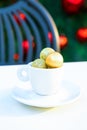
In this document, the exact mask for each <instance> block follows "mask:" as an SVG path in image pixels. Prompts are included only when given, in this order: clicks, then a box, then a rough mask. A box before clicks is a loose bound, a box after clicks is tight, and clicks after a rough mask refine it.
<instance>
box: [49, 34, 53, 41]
mask: <svg viewBox="0 0 87 130" xmlns="http://www.w3.org/2000/svg"><path fill="white" fill-rule="evenodd" d="M48 38H49V41H50V42H51V43H52V41H53V36H52V33H51V32H48Z"/></svg>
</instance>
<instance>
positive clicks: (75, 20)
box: [0, 0, 87, 62]
mask: <svg viewBox="0 0 87 130" xmlns="http://www.w3.org/2000/svg"><path fill="white" fill-rule="evenodd" d="M15 1H17V0H0V7H1V8H2V7H5V6H9V5H10V4H13V3H14V2H15ZM36 2H40V3H41V4H42V5H43V6H44V7H45V8H46V9H47V10H48V12H49V13H50V14H51V16H52V18H53V20H54V22H55V24H56V26H57V29H58V32H59V40H60V42H59V45H60V51H61V53H62V55H63V57H64V60H65V62H69V61H86V60H87V0H38V1H37V0H36ZM49 38H50V40H51V39H52V35H51V34H50V35H49Z"/></svg>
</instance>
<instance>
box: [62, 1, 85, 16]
mask: <svg viewBox="0 0 87 130" xmlns="http://www.w3.org/2000/svg"><path fill="white" fill-rule="evenodd" d="M83 4H84V0H62V5H63V8H64V10H65V12H67V13H68V14H76V13H77V12H78V11H79V10H80V9H81V7H82V6H83Z"/></svg>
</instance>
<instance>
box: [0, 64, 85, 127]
mask: <svg viewBox="0 0 87 130" xmlns="http://www.w3.org/2000/svg"><path fill="white" fill-rule="evenodd" d="M24 66H26V65H16V66H15V65H13V66H0V130H7V129H8V130H58V129H59V130H87V62H67V63H64V77H63V78H64V80H66V81H70V82H71V83H72V82H73V83H74V84H77V85H78V86H79V87H80V90H81V96H80V98H79V99H78V100H76V101H75V102H73V103H70V104H67V105H63V106H58V107H55V108H37V107H32V106H27V105H24V104H21V103H19V102H17V101H16V100H14V99H13V98H12V97H11V90H12V88H13V87H15V86H19V85H21V86H27V85H28V84H29V82H22V81H19V79H18V77H17V70H18V69H19V68H21V67H24Z"/></svg>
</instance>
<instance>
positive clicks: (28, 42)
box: [0, 0, 59, 65]
mask: <svg viewBox="0 0 87 130" xmlns="http://www.w3.org/2000/svg"><path fill="white" fill-rule="evenodd" d="M49 34H50V36H51V37H52V39H49ZM24 43H25V44H24ZM58 43H59V39H58V31H57V27H56V25H55V23H54V21H53V19H52V17H51V15H50V14H49V13H48V11H47V10H46V9H45V8H44V7H43V6H42V5H41V4H40V3H39V2H37V1H35V0H19V1H18V2H16V3H15V4H13V5H11V6H8V7H6V8H1V9H0V65H14V64H26V63H28V62H30V61H32V60H33V59H35V58H38V57H39V53H40V51H41V49H42V48H44V47H52V48H54V49H55V50H57V51H59V45H58ZM23 44H24V45H23Z"/></svg>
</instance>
